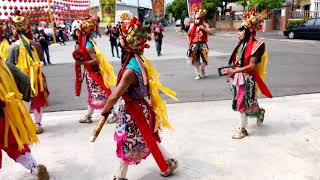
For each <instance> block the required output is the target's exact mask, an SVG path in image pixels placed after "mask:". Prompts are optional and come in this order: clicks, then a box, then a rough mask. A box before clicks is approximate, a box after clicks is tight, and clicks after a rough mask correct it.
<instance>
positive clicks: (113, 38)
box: [110, 26, 120, 58]
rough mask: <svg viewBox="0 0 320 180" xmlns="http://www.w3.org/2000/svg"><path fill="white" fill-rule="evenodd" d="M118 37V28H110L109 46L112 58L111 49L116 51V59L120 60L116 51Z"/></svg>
mask: <svg viewBox="0 0 320 180" xmlns="http://www.w3.org/2000/svg"><path fill="white" fill-rule="evenodd" d="M119 36H120V34H119V30H118V28H116V27H115V26H114V27H112V28H111V31H110V44H111V53H112V57H114V53H113V48H115V49H116V51H117V57H118V58H120V56H119V49H118V38H119Z"/></svg>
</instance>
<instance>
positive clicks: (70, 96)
mask: <svg viewBox="0 0 320 180" xmlns="http://www.w3.org/2000/svg"><path fill="white" fill-rule="evenodd" d="M260 36H261V37H262V38H263V39H265V41H266V45H267V49H268V51H269V64H268V75H267V85H268V86H269V88H270V89H271V91H272V93H273V95H274V96H288V95H297V94H308V93H316V92H320V81H319V76H320V71H319V67H320V59H319V56H320V51H319V49H320V41H310V40H287V39H285V38H279V37H281V36H279V35H278V34H277V35H272V34H265V35H263V34H261V35H260ZM105 40H107V39H105ZM100 41H104V40H100ZM209 41H210V42H209V46H210V48H211V49H213V50H214V51H216V52H220V53H230V52H231V51H232V50H233V48H234V46H235V44H236V42H237V39H236V35H235V33H218V34H216V36H214V37H211V38H210V40H209ZM185 42H186V40H185V38H184V36H183V35H182V36H181V35H179V36H178V35H177V33H175V32H174V31H173V30H171V31H170V30H168V31H167V33H166V36H165V41H164V45H163V54H164V57H165V56H166V46H168V45H170V48H171V49H170V51H172V45H175V47H176V48H177V52H180V51H181V49H185V46H186V45H185ZM106 44H107V45H106V46H109V44H108V43H106ZM150 44H151V46H153V45H154V43H150ZM54 48H55V49H53V50H52V51H53V52H54V53H56V54H59V53H60V55H59V56H58V55H56V57H57V58H62V57H63V58H69V59H70V55H69V54H71V50H72V45H71V44H69V45H68V46H66V47H59V46H56V47H54ZM103 48H104V47H103ZM103 48H102V49H103ZM178 49H179V51H178ZM69 51H70V52H69ZM167 51H169V49H168V50H167ZM67 54H68V55H67ZM183 56H184V55H182V56H181V58H175V59H172V58H170V57H169V56H168V60H157V61H154V65H155V67H156V68H157V69H158V70H159V72H160V73H161V78H160V79H161V81H162V83H163V84H164V85H166V86H168V87H170V88H172V89H173V90H175V91H176V92H177V95H178V98H179V101H178V102H192V101H216V100H225V99H230V98H231V93H230V91H229V88H228V84H227V83H226V79H225V78H224V77H219V76H218V72H217V68H218V67H221V66H224V65H226V64H227V61H228V58H229V56H228V55H219V56H211V57H210V64H209V66H208V67H207V74H208V78H206V79H204V80H194V79H193V78H194V74H193V70H192V68H191V66H190V65H187V64H186V61H185V59H184V58H183ZM54 61H55V60H54V59H53V62H54ZM69 62H72V59H70V61H69ZM112 64H113V65H114V67H115V72H116V73H117V72H118V70H119V68H120V65H119V62H117V61H112ZM43 69H44V72H45V74H46V76H47V80H48V84H49V90H50V93H51V94H50V99H49V103H50V106H49V107H48V108H46V109H45V110H46V111H65V110H76V109H85V108H86V106H87V105H86V98H87V95H86V87H85V84H83V88H82V94H81V97H79V98H77V97H75V95H74V73H73V64H71V63H66V64H55V65H52V66H46V67H44V68H43ZM168 102H169V103H175V102H173V101H171V100H168Z"/></svg>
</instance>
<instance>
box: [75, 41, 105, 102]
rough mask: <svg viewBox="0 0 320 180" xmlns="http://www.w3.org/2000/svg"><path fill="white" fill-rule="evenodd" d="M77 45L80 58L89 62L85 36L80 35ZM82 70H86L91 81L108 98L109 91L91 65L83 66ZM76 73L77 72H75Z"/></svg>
mask: <svg viewBox="0 0 320 180" xmlns="http://www.w3.org/2000/svg"><path fill="white" fill-rule="evenodd" d="M79 44H80V53H81V55H82V58H83V60H84V61H89V60H90V56H89V53H88V52H87V50H86V47H85V44H86V36H85V35H82V36H80V38H79ZM84 68H85V69H86V70H87V72H88V74H89V77H90V78H92V79H93V81H95V82H96V83H97V84H99V86H100V87H101V88H102V89H103V90H104V91H106V93H107V95H108V96H110V94H111V90H110V89H109V88H108V87H107V86H106V85H105V84H104V82H103V79H102V77H101V76H100V75H98V74H96V72H94V70H93V67H92V65H84ZM76 71H77V70H76ZM79 95H80V93H79Z"/></svg>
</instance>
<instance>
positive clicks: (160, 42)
mask: <svg viewBox="0 0 320 180" xmlns="http://www.w3.org/2000/svg"><path fill="white" fill-rule="evenodd" d="M155 41H156V49H157V53H158V56H159V55H160V54H161V46H162V38H160V39H155Z"/></svg>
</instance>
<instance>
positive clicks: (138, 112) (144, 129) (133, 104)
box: [118, 56, 169, 172]
mask: <svg viewBox="0 0 320 180" xmlns="http://www.w3.org/2000/svg"><path fill="white" fill-rule="evenodd" d="M130 58H131V57H130V56H127V59H126V62H125V64H124V65H123V67H122V69H121V71H120V73H119V75H118V84H119V82H120V80H121V77H122V75H123V73H124V71H125V69H126V66H127V65H128V63H129V60H130ZM122 98H123V99H124V101H125V106H126V109H127V110H128V113H129V114H130V115H131V116H132V118H133V120H134V122H135V124H136V125H137V126H138V128H139V131H140V132H141V134H142V136H143V139H144V140H145V142H146V144H147V146H148V148H149V150H150V152H151V154H152V156H153V157H154V159H155V161H156V163H157V164H158V166H159V168H160V170H161V172H166V171H167V170H168V168H169V167H168V164H167V162H166V160H165V159H164V157H163V154H162V153H161V151H160V149H159V147H158V145H157V140H156V137H155V134H154V133H153V128H152V127H151V128H150V127H149V125H148V123H147V120H146V117H145V115H144V113H143V109H142V107H141V106H140V102H139V101H137V100H134V99H132V98H131V97H130V96H129V95H128V94H127V93H125V94H124V95H123V96H122ZM145 104H148V103H145ZM148 109H149V111H150V113H151V116H152V117H151V118H153V119H155V113H154V111H153V109H152V107H151V106H148ZM152 125H153V124H152Z"/></svg>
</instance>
